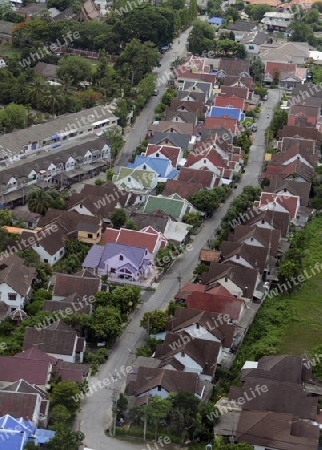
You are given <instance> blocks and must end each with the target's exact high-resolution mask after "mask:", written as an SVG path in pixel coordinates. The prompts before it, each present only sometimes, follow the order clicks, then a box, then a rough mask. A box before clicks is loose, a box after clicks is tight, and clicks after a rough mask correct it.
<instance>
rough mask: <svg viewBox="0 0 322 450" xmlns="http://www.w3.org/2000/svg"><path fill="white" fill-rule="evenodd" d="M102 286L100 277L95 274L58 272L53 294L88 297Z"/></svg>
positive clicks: (77, 297)
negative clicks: (87, 275)
mask: <svg viewBox="0 0 322 450" xmlns="http://www.w3.org/2000/svg"><path fill="white" fill-rule="evenodd" d="M99 287H100V279H99V278H97V277H95V276H93V277H91V278H89V277H82V276H76V275H68V274H65V273H57V275H56V283H55V287H54V291H53V296H56V297H68V296H69V295H73V294H76V299H80V300H81V299H83V298H85V296H87V297H86V298H87V299H88V298H89V297H90V296H91V295H95V294H96V292H98V290H99Z"/></svg>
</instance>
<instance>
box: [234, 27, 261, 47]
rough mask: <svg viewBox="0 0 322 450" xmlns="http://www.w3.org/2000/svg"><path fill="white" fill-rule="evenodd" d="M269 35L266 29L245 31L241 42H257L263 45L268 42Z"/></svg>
mask: <svg viewBox="0 0 322 450" xmlns="http://www.w3.org/2000/svg"><path fill="white" fill-rule="evenodd" d="M266 38H267V35H266V33H265V31H259V30H258V31H252V32H250V33H245V34H244V37H243V39H242V40H241V41H240V44H256V45H262V44H264V42H266Z"/></svg>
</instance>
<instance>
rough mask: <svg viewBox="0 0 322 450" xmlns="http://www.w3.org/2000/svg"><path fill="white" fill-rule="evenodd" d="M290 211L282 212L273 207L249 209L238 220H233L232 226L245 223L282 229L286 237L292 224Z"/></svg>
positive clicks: (269, 228)
mask: <svg viewBox="0 0 322 450" xmlns="http://www.w3.org/2000/svg"><path fill="white" fill-rule="evenodd" d="M290 219H291V216H290V213H289V212H280V211H275V210H271V209H267V210H260V209H259V208H251V209H248V210H247V211H246V212H245V213H244V214H243V215H242V216H240V217H239V218H238V219H237V220H235V221H232V223H231V226H232V228H234V227H236V226H237V225H240V224H243V225H246V226H256V227H260V228H265V229H268V230H273V229H275V230H280V232H281V236H282V237H286V236H287V234H288V230H289V224H290Z"/></svg>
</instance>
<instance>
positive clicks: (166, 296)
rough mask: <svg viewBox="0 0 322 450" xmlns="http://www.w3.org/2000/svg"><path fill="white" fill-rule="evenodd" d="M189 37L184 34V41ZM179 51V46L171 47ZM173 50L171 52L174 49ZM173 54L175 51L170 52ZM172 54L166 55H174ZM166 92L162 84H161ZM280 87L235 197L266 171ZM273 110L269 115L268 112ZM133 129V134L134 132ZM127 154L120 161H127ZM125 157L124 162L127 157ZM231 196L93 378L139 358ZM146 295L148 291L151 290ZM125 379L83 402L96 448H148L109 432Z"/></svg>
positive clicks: (260, 123) (132, 141) (86, 428)
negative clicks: (150, 328) (154, 319)
mask: <svg viewBox="0 0 322 450" xmlns="http://www.w3.org/2000/svg"><path fill="white" fill-rule="evenodd" d="M183 40H184V39H181V41H180V42H182V41H183ZM171 51H174V50H171ZM171 51H170V52H171ZM168 55H170V53H168ZM168 55H166V56H168ZM160 94H161V89H160ZM279 95H280V93H279V91H278V90H270V91H269V96H268V100H267V101H266V102H263V103H262V112H261V115H260V117H259V118H258V120H257V127H258V131H257V133H254V143H253V145H252V147H251V151H250V153H249V162H248V165H247V168H246V171H245V174H244V175H243V178H242V181H241V182H240V183H239V185H238V188H237V189H236V190H234V192H233V194H232V197H231V199H232V198H234V197H235V196H237V195H239V194H240V193H241V191H242V189H243V187H244V186H247V185H252V186H257V185H258V177H259V175H260V173H261V171H262V164H263V159H264V153H265V130H266V128H267V127H268V125H269V122H270V120H271V119H272V115H273V108H274V106H275V105H276V104H277V102H278V101H279ZM158 101H159V99H158V98H155V99H153V101H152V103H153V105H152V106H151V105H150V104H149V105H148V106H147V108H146V110H144V111H143V112H142V114H141V116H140V117H139V118H138V122H139V123H140V125H139V126H138V128H136V127H135V128H134V129H133V130H132V131H131V133H130V135H129V137H128V141H127V146H126V150H125V152H128V155H130V154H131V153H132V150H133V149H134V148H135V146H136V145H138V144H139V143H140V142H139V137H140V133H141V132H142V134H143V131H145V130H146V124H147V122H148V120H149V118H150V117H151V114H152V111H153V109H154V108H155V106H156V104H157V103H158ZM268 115H269V118H268V117H267V116H268ZM132 134H133V136H132ZM125 159H126V156H125V154H124V155H122V158H121V159H120V161H125ZM122 163H123V162H122ZM229 203H230V201H229V200H228V201H227V202H226V203H225V204H224V205H223V206H222V207H221V208H220V209H219V210H218V211H217V212H216V213H215V214H214V215H213V217H212V218H211V219H209V220H207V221H206V222H205V223H204V225H203V227H202V229H201V231H200V232H199V234H198V235H196V236H194V239H193V242H192V247H193V249H192V251H187V252H186V253H185V254H184V255H183V256H182V257H180V258H179V259H178V260H177V261H176V263H175V264H174V265H173V266H172V268H171V269H170V270H169V271H168V272H167V273H166V275H165V276H164V278H163V279H162V281H161V282H160V284H159V286H158V288H157V289H156V291H155V292H154V293H152V295H151V296H150V297H149V298H148V300H147V301H146V302H144V303H143V304H142V305H141V307H140V308H139V309H138V310H137V311H136V312H135V313H134V315H133V317H132V320H131V323H130V324H129V325H128V327H127V328H126V330H125V331H124V333H123V334H122V336H121V337H120V338H119V340H118V342H117V343H116V344H115V345H114V347H113V349H112V351H111V353H110V356H109V359H108V361H107V362H106V363H105V364H104V366H102V367H101V370H100V372H99V373H98V374H97V377H95V378H92V379H90V380H89V384H90V385H91V384H92V383H94V382H96V381H97V380H99V381H102V380H104V379H105V378H108V379H110V376H111V374H115V373H119V372H120V369H121V367H122V366H125V367H128V366H131V364H132V361H133V359H134V358H135V355H134V352H135V348H136V347H137V346H138V345H140V344H141V343H143V341H144V339H145V337H146V333H145V331H143V330H142V329H141V328H140V320H141V318H142V316H143V314H144V313H145V312H147V311H152V310H154V309H164V308H166V306H167V304H168V302H169V301H170V300H171V299H173V298H174V295H175V294H176V292H177V291H178V289H179V282H178V276H180V277H181V283H182V284H184V283H186V282H188V281H189V280H190V279H191V277H192V272H193V269H194V267H195V266H196V264H197V263H198V255H199V252H200V250H201V249H202V248H203V247H205V246H206V244H207V241H208V239H210V238H212V237H213V236H214V234H215V231H216V229H217V228H218V227H219V226H220V222H221V219H222V217H223V216H224V215H225V213H226V212H227V210H228V208H229ZM145 297H146V294H145ZM124 385H125V378H123V379H122V380H119V381H116V382H115V383H114V384H112V385H110V386H108V387H107V388H97V391H96V392H94V393H93V394H92V395H91V396H89V397H87V398H85V400H84V401H83V402H82V408H81V411H80V413H79V414H78V417H77V420H76V424H75V429H80V430H81V431H83V432H84V433H85V436H86V437H85V444H86V445H87V446H88V447H90V448H93V449H94V450H127V449H133V448H137V449H139V448H142V445H141V446H136V445H132V444H129V443H126V442H121V441H117V440H115V439H114V438H111V437H107V436H106V435H104V430H105V429H107V428H110V427H111V423H112V408H111V407H112V404H113V398H116V397H117V396H118V394H119V392H120V390H121V389H122V388H123V387H124Z"/></svg>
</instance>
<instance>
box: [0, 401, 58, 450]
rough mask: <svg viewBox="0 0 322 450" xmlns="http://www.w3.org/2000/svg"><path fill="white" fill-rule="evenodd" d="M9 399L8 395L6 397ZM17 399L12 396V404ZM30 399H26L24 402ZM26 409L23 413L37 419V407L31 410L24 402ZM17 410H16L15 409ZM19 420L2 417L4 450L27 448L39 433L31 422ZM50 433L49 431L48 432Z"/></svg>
mask: <svg viewBox="0 0 322 450" xmlns="http://www.w3.org/2000/svg"><path fill="white" fill-rule="evenodd" d="M6 398H7V399H8V395H7V396H6ZM15 398H16V397H14V396H11V398H10V399H9V401H10V403H11V402H12V400H15ZM25 399H28V397H25V398H24V399H22V400H25ZM23 403H24V408H23V413H24V415H25V416H27V417H28V418H29V417H32V416H34V417H35V418H36V417H37V414H35V412H34V411H35V409H36V405H33V406H34V407H35V408H33V407H32V406H31V407H30V408H29V410H28V408H26V406H27V405H26V404H27V402H26V401H24V402H23ZM14 409H16V408H14ZM17 417H20V418H19V419H15V418H13V417H12V416H10V415H9V414H5V415H4V416H3V417H0V439H1V441H2V447H3V449H4V450H6V449H8V450H20V449H23V448H25V445H26V444H27V442H28V441H31V440H32V439H33V437H34V435H35V433H36V432H37V429H36V427H35V426H33V425H31V423H30V421H29V420H24V419H23V418H22V417H21V416H17ZM46 431H49V430H46ZM51 433H52V435H54V434H55V432H54V431H51Z"/></svg>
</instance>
